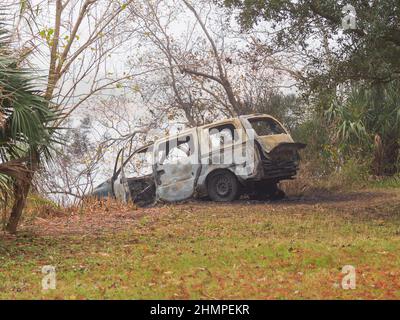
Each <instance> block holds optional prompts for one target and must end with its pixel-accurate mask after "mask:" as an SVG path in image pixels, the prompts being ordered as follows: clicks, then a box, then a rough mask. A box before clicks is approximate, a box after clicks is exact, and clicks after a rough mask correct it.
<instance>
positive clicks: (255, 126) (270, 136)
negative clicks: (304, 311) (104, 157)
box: [93, 114, 305, 204]
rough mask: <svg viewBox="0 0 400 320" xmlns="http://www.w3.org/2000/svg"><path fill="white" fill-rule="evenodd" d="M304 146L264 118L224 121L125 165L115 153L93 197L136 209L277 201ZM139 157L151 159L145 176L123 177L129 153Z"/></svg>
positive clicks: (171, 139) (163, 142)
mask: <svg viewBox="0 0 400 320" xmlns="http://www.w3.org/2000/svg"><path fill="white" fill-rule="evenodd" d="M304 147H305V144H302V143H295V142H294V141H293V139H292V137H291V136H290V134H289V132H288V131H287V130H286V129H285V128H284V127H283V126H282V124H281V123H280V122H279V121H278V120H277V119H275V118H273V117H272V116H270V115H265V114H253V115H246V116H240V117H237V118H233V119H226V120H222V121H218V122H214V123H212V124H208V125H204V126H201V127H195V128H191V129H188V130H185V131H183V132H180V133H179V134H176V135H173V136H168V137H165V138H162V139H159V140H157V141H155V143H154V144H152V145H149V146H145V147H143V148H140V149H138V150H137V151H135V152H134V153H133V154H132V155H130V156H129V157H128V158H127V159H126V160H123V156H122V157H121V152H120V154H119V156H118V157H117V161H116V163H118V162H121V166H120V168H119V169H118V170H117V165H116V166H115V168H114V174H113V177H112V178H111V179H109V180H108V181H107V182H105V183H103V184H102V185H100V186H99V187H98V188H96V189H95V190H94V192H93V195H95V196H98V197H101V196H105V195H111V196H114V197H116V198H118V199H120V200H122V201H130V200H132V201H134V202H136V203H139V204H148V203H151V202H153V201H156V200H163V201H169V202H174V201H181V200H185V199H188V198H191V197H199V198H202V197H209V198H210V199H211V200H214V201H232V200H234V199H236V198H238V197H239V196H241V195H248V196H249V197H250V198H257V199H267V198H282V197H283V196H284V193H283V192H282V191H281V190H279V188H278V183H279V181H282V180H287V179H293V178H294V177H295V176H296V173H297V171H298V168H299V160H300V158H299V153H298V151H299V150H300V149H302V148H304ZM144 153H147V154H148V155H149V156H150V158H151V171H150V172H149V173H147V174H142V175H140V174H139V175H136V176H129V175H127V174H126V173H125V171H126V170H125V167H126V165H127V164H128V163H129V162H130V161H132V158H133V157H134V156H135V154H144ZM122 155H123V151H122Z"/></svg>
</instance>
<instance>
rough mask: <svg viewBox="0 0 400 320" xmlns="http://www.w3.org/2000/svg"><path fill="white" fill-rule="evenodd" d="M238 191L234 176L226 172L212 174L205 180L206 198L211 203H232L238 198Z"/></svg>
mask: <svg viewBox="0 0 400 320" xmlns="http://www.w3.org/2000/svg"><path fill="white" fill-rule="evenodd" d="M239 189H240V186H239V182H238V180H237V178H236V176H235V175H234V174H233V173H232V172H230V171H227V170H219V171H216V172H213V173H211V175H210V176H209V178H208V179H207V190H208V196H209V197H210V199H211V200H213V201H217V202H229V201H233V200H235V199H236V198H237V197H238V195H239Z"/></svg>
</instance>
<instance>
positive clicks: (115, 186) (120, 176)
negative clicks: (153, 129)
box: [111, 144, 153, 202]
mask: <svg viewBox="0 0 400 320" xmlns="http://www.w3.org/2000/svg"><path fill="white" fill-rule="evenodd" d="M152 148H153V144H149V145H146V146H144V147H141V148H139V149H136V150H135V151H134V152H132V153H131V154H130V155H129V156H128V157H126V159H125V156H124V155H125V148H122V149H121V150H120V151H119V152H118V155H117V158H116V160H115V166H114V173H113V176H112V178H111V185H112V192H113V195H114V197H115V198H116V199H118V200H120V201H123V202H128V200H129V199H130V197H131V190H130V187H129V182H128V178H129V170H128V177H127V175H126V167H127V166H129V164H130V162H132V159H133V157H134V156H135V155H137V154H142V153H147V151H149V154H150V155H151V156H152V155H153V153H152ZM150 162H151V164H152V163H153V160H152V159H151V160H150ZM151 168H152V166H150V169H151ZM150 174H151V173H150Z"/></svg>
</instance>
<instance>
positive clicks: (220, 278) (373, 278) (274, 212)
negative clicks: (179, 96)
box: [0, 188, 400, 299]
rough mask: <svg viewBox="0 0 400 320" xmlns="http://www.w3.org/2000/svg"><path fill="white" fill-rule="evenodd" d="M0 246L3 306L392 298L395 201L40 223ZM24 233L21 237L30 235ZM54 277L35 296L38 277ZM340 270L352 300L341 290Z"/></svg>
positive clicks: (399, 233) (388, 195)
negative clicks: (352, 282)
mask: <svg viewBox="0 0 400 320" xmlns="http://www.w3.org/2000/svg"><path fill="white" fill-rule="evenodd" d="M26 224H27V226H24V227H23V228H22V230H21V232H20V234H19V235H18V236H17V237H10V236H6V235H0V298H1V299H15V298H22V299H31V298H34V299H37V298H39V299H41V298H43V299H86V298H88V299H103V298H105V299H116V298H123V299H126V298H127V299H164V298H168V299H169V298H172V299H186V298H189V299H197V298H200V299H214V298H215V299H218V298H219V299H238V298H244V299H301V298H307V299H313V298H316V299H342V298H351V299H370V298H373V299H375V298H376V299H382V298H389V299H396V298H397V299H399V298H400V255H399V252H400V192H398V189H397V190H396V189H385V190H384V189H376V188H375V189H373V190H369V191H368V190H367V191H362V192H355V193H347V194H325V195H319V196H314V197H304V198H302V199H291V200H286V201H281V202H275V203H257V202H251V203H250V202H246V201H241V202H237V203H234V204H227V205H221V204H214V203H209V202H202V203H198V202H197V203H196V202H194V203H186V204H179V205H170V206H164V207H156V208H149V209H138V210H129V209H126V210H124V211H122V210H119V211H117V210H110V209H108V210H103V209H101V208H100V209H99V210H97V211H96V210H95V211H93V212H90V213H88V212H85V213H75V214H73V215H60V216H51V217H50V216H46V215H42V216H40V217H36V218H34V219H32V221H29V223H26ZM28 225H29V227H28ZM44 265H53V266H55V267H56V268H57V288H56V290H50V291H47V292H46V291H42V289H41V279H42V276H43V275H42V273H41V268H42V266H44ZM344 265H352V266H354V267H355V268H356V289H355V290H343V289H342V288H341V281H342V278H343V276H344V275H343V274H342V273H341V270H342V267H343V266H344Z"/></svg>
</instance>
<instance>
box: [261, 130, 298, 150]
mask: <svg viewBox="0 0 400 320" xmlns="http://www.w3.org/2000/svg"><path fill="white" fill-rule="evenodd" d="M257 141H258V142H259V143H260V145H261V147H262V148H263V150H264V151H265V152H266V153H270V152H271V151H272V150H273V149H274V148H275V147H277V146H278V145H280V144H282V143H294V141H293V139H292V137H291V136H290V135H289V134H274V135H270V136H261V137H260V136H258V137H257Z"/></svg>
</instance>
